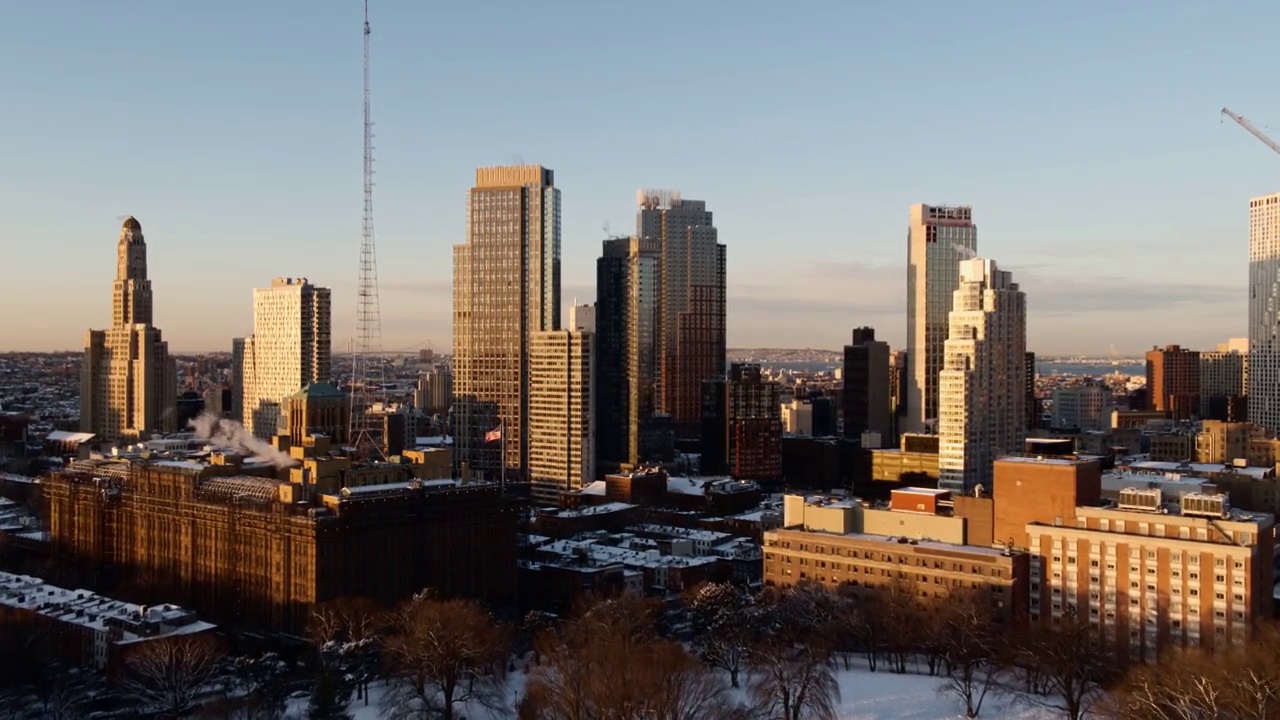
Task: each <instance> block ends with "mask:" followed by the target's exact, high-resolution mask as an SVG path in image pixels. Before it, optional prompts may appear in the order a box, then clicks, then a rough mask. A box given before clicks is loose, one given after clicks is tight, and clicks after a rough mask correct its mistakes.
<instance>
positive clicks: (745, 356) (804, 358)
mask: <svg viewBox="0 0 1280 720" xmlns="http://www.w3.org/2000/svg"><path fill="white" fill-rule="evenodd" d="M726 354H727V355H728V358H729V362H812V363H836V362H840V361H841V360H842V359H843V358H842V353H841V352H840V351H838V350H821V349H815V348H730V349H729V350H728V352H727V353H726Z"/></svg>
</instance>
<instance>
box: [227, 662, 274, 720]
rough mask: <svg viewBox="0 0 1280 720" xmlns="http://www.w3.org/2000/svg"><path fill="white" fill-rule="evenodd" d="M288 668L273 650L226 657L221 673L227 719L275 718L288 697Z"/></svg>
mask: <svg viewBox="0 0 1280 720" xmlns="http://www.w3.org/2000/svg"><path fill="white" fill-rule="evenodd" d="M287 672H288V668H287V666H286V665H285V663H284V661H282V660H281V659H280V658H279V656H277V655H276V654H275V653H270V652H268V653H263V654H261V655H241V656H238V657H234V658H229V659H228V660H227V662H226V666H225V670H224V672H222V673H221V679H222V685H223V693H224V695H225V700H224V704H225V705H226V706H227V707H226V710H225V712H223V713H221V714H220V715H218V717H222V718H225V719H226V720H276V719H277V718H279V717H281V716H283V715H284V711H285V703H286V700H287V698H288V694H289V693H288V686H287V685H286V682H285V676H286V673H287Z"/></svg>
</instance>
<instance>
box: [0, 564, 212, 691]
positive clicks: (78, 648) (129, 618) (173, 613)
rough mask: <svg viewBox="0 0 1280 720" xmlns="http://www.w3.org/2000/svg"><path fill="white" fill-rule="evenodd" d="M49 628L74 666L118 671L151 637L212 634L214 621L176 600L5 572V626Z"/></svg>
mask: <svg viewBox="0 0 1280 720" xmlns="http://www.w3.org/2000/svg"><path fill="white" fill-rule="evenodd" d="M10 623H13V624H23V625H26V626H28V627H35V628H40V627H45V628H48V629H50V630H52V631H53V632H54V636H55V637H56V638H57V639H58V642H57V643H55V646H56V648H57V649H58V650H59V651H60V652H61V653H62V658H61V659H62V660H64V661H65V662H67V663H68V664H70V665H71V666H73V667H84V668H92V669H94V670H99V671H104V672H106V673H107V674H108V675H115V674H116V673H118V672H119V670H120V669H121V668H122V663H123V662H124V661H125V660H127V659H128V657H129V654H130V653H132V652H136V651H138V650H140V649H141V648H142V647H144V646H145V645H146V644H147V643H148V642H152V641H156V640H160V639H164V638H171V637H176V636H191V635H197V634H202V633H210V632H212V631H213V630H214V627H215V626H214V625H212V624H210V623H207V622H203V621H201V620H200V619H199V618H197V617H196V614H195V613H194V612H193V611H191V610H187V609H185V608H180V607H177V606H176V605H167V604H166V605H150V606H147V605H135V604H132V603H126V602H121V601H119V600H113V599H111V598H108V597H103V596H101V595H97V594H95V593H92V592H89V591H88V590H68V589H66V588H61V587H58V586H55V585H50V584H49V583H46V582H44V581H43V580H41V579H40V578H37V577H30V576H27V575H11V574H9V573H3V572H0V626H4V625H6V624H10Z"/></svg>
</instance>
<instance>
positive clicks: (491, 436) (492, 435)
mask: <svg viewBox="0 0 1280 720" xmlns="http://www.w3.org/2000/svg"><path fill="white" fill-rule="evenodd" d="M501 439H502V426H501V425H499V426H498V427H496V428H494V429H492V430H490V431H489V432H487V433H485V434H484V441H485V442H487V443H488V442H497V441H498V440H501Z"/></svg>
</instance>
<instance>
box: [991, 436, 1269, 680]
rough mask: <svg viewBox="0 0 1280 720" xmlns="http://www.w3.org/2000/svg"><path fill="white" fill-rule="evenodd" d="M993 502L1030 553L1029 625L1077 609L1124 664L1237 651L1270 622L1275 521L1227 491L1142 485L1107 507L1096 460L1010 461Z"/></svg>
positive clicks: (1002, 524) (1007, 530) (1004, 528)
mask: <svg viewBox="0 0 1280 720" xmlns="http://www.w3.org/2000/svg"><path fill="white" fill-rule="evenodd" d="M994 496H995V499H996V515H995V517H996V520H995V538H996V540H997V542H1001V541H1004V542H1007V543H1008V544H1010V545H1011V546H1013V547H1016V548H1025V549H1027V550H1029V551H1030V552H1031V553H1032V554H1033V558H1032V571H1031V577H1032V582H1031V597H1030V602H1029V617H1030V619H1031V621H1032V622H1037V621H1039V622H1053V621H1054V620H1055V619H1056V618H1061V617H1063V616H1064V615H1065V614H1066V613H1067V612H1068V611H1069V610H1072V609H1074V611H1075V612H1076V613H1077V615H1078V617H1080V618H1081V620H1083V621H1087V622H1088V623H1089V624H1090V625H1091V626H1093V627H1094V628H1097V629H1099V630H1100V631H1101V632H1103V633H1105V634H1106V636H1107V638H1108V640H1110V641H1111V642H1112V643H1113V644H1114V645H1115V646H1116V648H1117V651H1118V652H1119V653H1120V654H1121V655H1122V656H1127V657H1129V658H1131V659H1152V658H1154V657H1156V656H1157V655H1158V653H1159V652H1160V650H1161V649H1162V648H1164V647H1168V646H1172V647H1186V646H1195V647H1222V646H1224V645H1228V644H1234V643H1238V642H1240V641H1242V640H1244V639H1246V638H1247V637H1249V636H1250V634H1251V633H1252V632H1253V628H1254V627H1255V625H1256V621H1257V620H1258V619H1260V618H1268V617H1270V616H1271V602H1272V601H1271V593H1272V574H1273V571H1272V557H1273V552H1274V545H1275V520H1274V517H1272V516H1271V515H1268V514H1265V513H1253V512H1242V511H1239V510H1236V509H1234V508H1232V507H1231V506H1230V503H1229V502H1228V499H1227V497H1226V496H1225V495H1221V494H1207V493H1200V492H1189V493H1184V494H1183V495H1182V496H1181V497H1180V498H1167V497H1164V496H1163V493H1162V491H1161V489H1160V488H1159V487H1150V486H1148V485H1141V486H1139V487H1129V488H1125V489H1123V490H1121V491H1120V492H1119V493H1118V501H1117V502H1114V503H1103V502H1102V500H1101V498H1102V490H1101V467H1100V464H1099V463H1098V461H1097V460H1093V459H1081V458H1074V459H1073V458H1051V459H1041V458H1032V457H1008V458H1002V459H1000V460H999V461H997V462H996V468H995V486H994ZM1005 538H1007V540H1004V539H1005Z"/></svg>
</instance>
